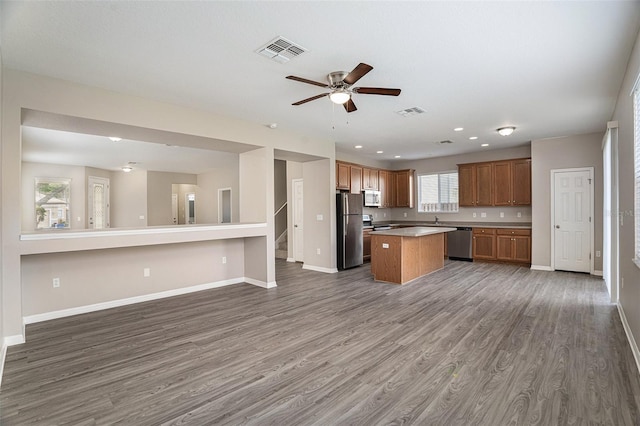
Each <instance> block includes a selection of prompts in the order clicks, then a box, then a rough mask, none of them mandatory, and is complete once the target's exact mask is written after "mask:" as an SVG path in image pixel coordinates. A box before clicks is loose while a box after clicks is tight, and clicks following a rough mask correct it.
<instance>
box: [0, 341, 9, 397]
mask: <svg viewBox="0 0 640 426" xmlns="http://www.w3.org/2000/svg"><path fill="white" fill-rule="evenodd" d="M6 358H7V345H6V344H5V343H4V342H2V348H1V349H0V386H2V375H3V373H4V361H5V359H6Z"/></svg>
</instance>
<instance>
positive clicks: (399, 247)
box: [371, 234, 444, 284]
mask: <svg viewBox="0 0 640 426" xmlns="http://www.w3.org/2000/svg"><path fill="white" fill-rule="evenodd" d="M443 251H444V234H433V235H425V236H422V237H399V236H391V235H375V234H372V235H371V272H372V273H373V278H374V279H375V280H376V281H385V282H389V283H394V284H404V283H407V282H409V281H412V280H414V279H416V278H418V277H420V276H422V275H426V274H428V273H431V272H433V271H437V270H438V269H442V268H444V256H443Z"/></svg>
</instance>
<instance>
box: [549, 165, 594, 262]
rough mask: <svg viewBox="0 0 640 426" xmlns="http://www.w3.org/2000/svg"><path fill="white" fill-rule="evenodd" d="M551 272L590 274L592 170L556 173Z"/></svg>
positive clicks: (554, 181)
mask: <svg viewBox="0 0 640 426" xmlns="http://www.w3.org/2000/svg"><path fill="white" fill-rule="evenodd" d="M553 176H554V179H553V185H554V215H553V216H554V221H553V235H554V269H556V270H563V271H575V272H591V215H592V213H591V182H592V178H591V171H589V170H578V171H556V172H554V173H553Z"/></svg>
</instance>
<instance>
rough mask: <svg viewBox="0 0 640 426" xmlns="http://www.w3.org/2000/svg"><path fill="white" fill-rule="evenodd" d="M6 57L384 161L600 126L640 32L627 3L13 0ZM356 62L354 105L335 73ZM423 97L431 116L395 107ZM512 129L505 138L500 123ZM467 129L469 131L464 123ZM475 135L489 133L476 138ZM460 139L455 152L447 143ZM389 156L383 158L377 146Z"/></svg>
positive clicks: (5, 33) (6, 10) (638, 8)
mask: <svg viewBox="0 0 640 426" xmlns="http://www.w3.org/2000/svg"><path fill="white" fill-rule="evenodd" d="M1 8H2V9H1V12H2V39H1V43H2V55H3V63H4V66H6V67H9V68H14V69H20V70H25V71H29V72H34V73H38V74H44V75H50V76H53V77H58V78H62V79H65V80H71V81H76V82H80V83H84V84H89V85H92V86H98V87H103V88H108V89H112V90H116V91H120V92H125V93H129V94H134V95H139V96H143V97H147V98H152V99H158V100H163V101H168V102H173V103H176V104H181V105H187V106H191V107H196V108H201V109H205V110H209V111H212V112H215V113H219V114H222V115H225V116H231V117H236V118H241V119H244V120H248V121H251V122H256V123H260V124H269V123H278V128H279V129H284V130H289V131H293V132H297V133H301V134H306V135H310V136H314V137H321V138H329V139H331V140H334V141H335V142H336V145H337V149H338V150H343V151H346V152H355V151H354V148H353V146H354V145H357V144H358V145H363V148H362V150H360V151H358V152H359V153H360V155H362V156H370V157H371V158H376V159H381V160H389V159H393V158H394V156H395V155H401V156H402V159H411V158H423V157H427V156H439V155H448V154H454V153H462V152H471V151H475V150H479V149H482V148H480V144H481V143H489V144H490V146H489V148H488V149H492V148H500V147H507V146H515V145H520V144H524V143H527V142H528V141H530V140H532V139H537V138H544V137H554V136H563V135H570V134H579V133H586V132H594V131H604V129H605V128H606V121H607V120H608V119H609V118H610V117H611V114H612V112H613V108H614V102H615V99H616V97H617V94H618V90H619V88H620V84H621V81H622V78H623V73H624V70H625V67H626V63H627V60H628V57H629V54H630V51H631V48H632V46H633V42H634V41H635V38H636V35H637V33H638V28H639V22H640V21H639V16H640V4H639V3H638V2H635V1H634V2H631V1H621V2H618V1H589V2H586V1H584V2H583V1H573V2H569V1H566V2H564V1H562V2H561V1H557V2H511V1H505V2H453V1H451V2H400V1H393V2H327V1H317V2H313V1H309V2H271V1H268V2H262V1H261V2H257V1H256V2H253V1H241V2H219V1H215V2H214V1H211V2H180V1H173V2H160V1H158V2H156V1H145V2H121V1H117V2H116V1H100V2H96V1H86V2H28V1H20V2H12V1H3V2H2V5H1ZM279 35H280V36H283V37H286V38H288V39H290V40H292V41H294V42H296V43H298V44H300V45H302V46H303V47H305V48H306V49H308V52H305V53H304V54H303V55H301V56H299V57H297V58H295V59H292V60H291V61H290V62H288V63H286V64H279V63H276V62H273V61H271V60H269V59H267V58H265V57H263V56H260V55H258V54H256V53H255V51H256V49H258V48H259V47H261V46H262V45H264V44H265V43H267V42H268V41H270V40H272V39H273V38H274V37H276V36H279ZM359 62H365V63H368V64H370V65H372V66H373V67H374V69H373V71H371V72H370V73H369V74H367V75H366V76H365V77H363V78H362V79H361V80H360V81H359V82H358V85H361V86H373V87H392V88H401V89H402V94H401V95H400V96H399V97H397V98H395V97H386V96H373V95H363V94H361V95H356V97H355V98H354V100H355V103H356V105H357V107H358V111H356V112H354V113H351V114H346V113H345V111H344V110H343V109H342V107H340V106H335V107H334V105H333V104H332V103H331V102H330V101H329V100H328V99H320V100H316V101H313V102H310V103H308V104H305V105H302V106H292V105H291V103H293V102H295V101H298V100H301V99H304V98H307V97H310V96H314V95H316V94H320V93H323V90H322V89H321V88H319V87H315V86H312V85H306V84H302V83H299V82H295V81H290V80H286V79H285V76H287V75H290V74H293V75H297V76H301V77H305V78H308V79H311V80H316V81H325V76H326V74H327V73H329V72H331V71H338V70H345V71H350V70H351V69H352V68H353V67H355V66H356V65H357V64H358V63H359ZM415 106H419V107H421V108H423V109H425V110H426V113H425V114H421V115H416V116H413V117H408V118H405V117H401V116H400V115H398V114H396V113H395V112H396V111H399V110H402V109H405V108H411V107H415ZM504 125H514V126H517V130H516V132H515V133H514V134H513V135H512V136H510V137H508V138H504V137H500V136H498V135H497V134H496V132H495V129H496V128H498V127H500V126H504ZM455 127H464V130H463V131H461V132H454V131H453V128H455ZM470 136H478V140H475V141H471V140H469V137H470ZM444 139H450V140H452V141H453V142H454V143H453V144H449V145H446V146H443V145H440V144H437V142H438V141H440V140H444ZM377 150H383V151H384V153H383V154H375V151H377Z"/></svg>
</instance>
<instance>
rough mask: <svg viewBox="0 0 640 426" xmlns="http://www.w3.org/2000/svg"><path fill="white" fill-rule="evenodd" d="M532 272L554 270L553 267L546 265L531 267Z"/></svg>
mask: <svg viewBox="0 0 640 426" xmlns="http://www.w3.org/2000/svg"><path fill="white" fill-rule="evenodd" d="M531 270H532V271H553V270H554V269H553V268H552V267H551V266H545V265H531Z"/></svg>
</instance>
